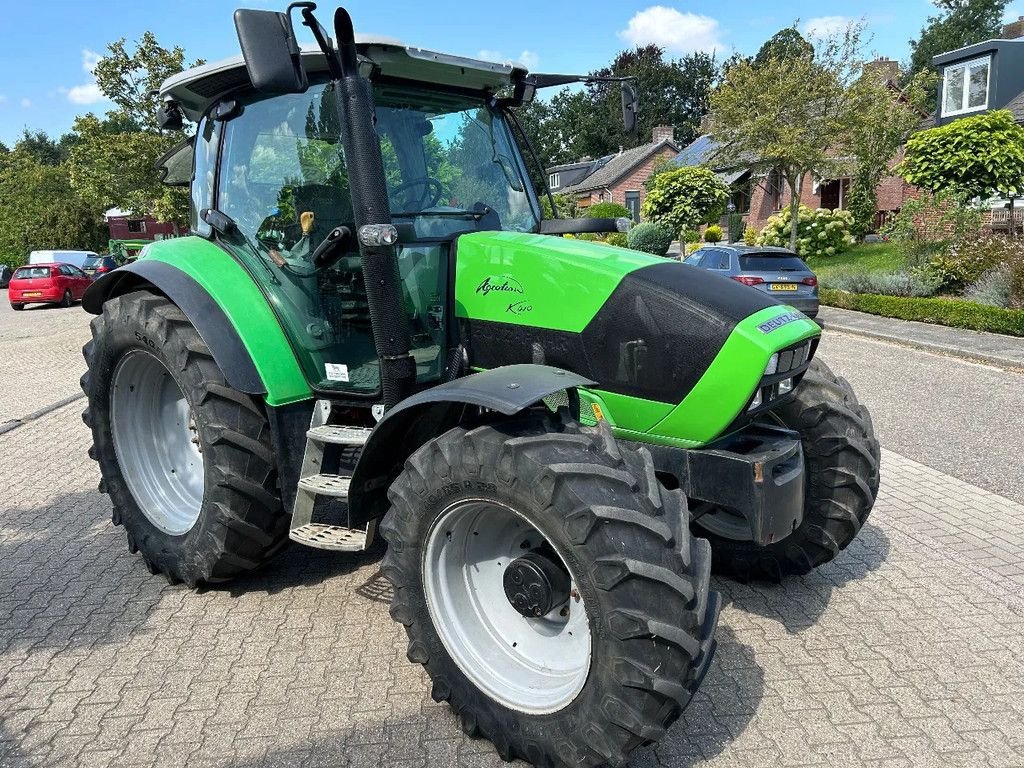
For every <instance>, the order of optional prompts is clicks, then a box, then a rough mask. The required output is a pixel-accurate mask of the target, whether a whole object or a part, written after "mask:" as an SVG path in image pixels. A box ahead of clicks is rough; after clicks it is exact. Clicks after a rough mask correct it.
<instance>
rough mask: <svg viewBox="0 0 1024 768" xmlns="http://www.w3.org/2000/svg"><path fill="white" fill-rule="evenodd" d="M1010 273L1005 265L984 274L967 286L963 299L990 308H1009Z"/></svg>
mask: <svg viewBox="0 0 1024 768" xmlns="http://www.w3.org/2000/svg"><path fill="white" fill-rule="evenodd" d="M1011 277H1012V272H1011V270H1010V267H1009V266H1008V265H1006V264H1000V265H999V266H998V267H993V268H992V269H990V270H988V271H987V272H985V273H984V274H983V275H982V276H981V277H979V278H978V279H977V281H976V282H974V283H972V284H971V285H969V286H967V290H966V291H964V298H966V299H970V300H971V301H975V302H977V303H978V304H986V305H988V306H990V307H1003V308H1004V309H1006V308H1008V307H1009V306H1010V279H1011Z"/></svg>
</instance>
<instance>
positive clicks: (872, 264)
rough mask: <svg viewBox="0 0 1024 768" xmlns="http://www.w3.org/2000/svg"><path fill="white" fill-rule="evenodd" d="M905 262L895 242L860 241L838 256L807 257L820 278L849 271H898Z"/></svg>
mask: <svg viewBox="0 0 1024 768" xmlns="http://www.w3.org/2000/svg"><path fill="white" fill-rule="evenodd" d="M903 263H904V258H903V255H902V254H900V252H899V251H898V250H897V248H896V244H895V243H859V244H857V245H855V246H853V247H852V248H851V249H850V250H848V251H847V252H846V253H841V254H839V255H838V256H823V257H817V258H816V257H812V258H809V259H807V264H808V265H809V266H810V268H811V269H813V270H814V272H815V274H817V275H818V278H819V279H821V278H828V277H829V276H830V275H838V274H843V273H849V272H896V271H898V270H899V269H901V268H902V267H903Z"/></svg>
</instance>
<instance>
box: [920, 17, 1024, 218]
mask: <svg viewBox="0 0 1024 768" xmlns="http://www.w3.org/2000/svg"><path fill="white" fill-rule="evenodd" d="M933 62H934V64H935V66H936V68H937V69H938V70H939V74H940V79H939V84H938V106H937V107H936V110H935V115H934V117H933V119H932V123H931V124H932V125H946V124H948V123H951V122H953V121H955V120H959V119H962V118H964V117H971V116H973V115H979V114H982V113H984V112H989V111H992V110H996V109H1006V110H1009V111H1010V112H1011V113H1012V114H1013V116H1014V119H1015V120H1016V121H1017V122H1018V123H1024V16H1021V17H1019V18H1018V19H1017V21H1014V22H1011V23H1010V24H1007V25H1006V26H1005V27H1003V32H1002V35H1001V37H999V38H998V39H995V40H986V41H984V42H982V43H976V44H974V45H968V46H966V47H964V48H959V49H957V50H955V51H949V52H948V53H943V54H940V55H938V56H936V57H935V58H934V59H933ZM986 207H987V209H988V210H987V213H986V216H987V222H988V224H989V226H990V227H991V229H992V230H993V231H1008V230H1009V228H1010V215H1011V209H1012V208H1015V209H1016V210H1013V211H1012V213H1013V218H1014V221H1015V223H1016V226H1017V228H1018V229H1020V228H1021V227H1022V226H1024V209H1022V207H1021V206H1020V205H1019V204H1017V205H1015V206H1013V207H1012V208H1011V205H1010V201H1009V200H1006V199H1000V198H994V199H992V200H988V201H986Z"/></svg>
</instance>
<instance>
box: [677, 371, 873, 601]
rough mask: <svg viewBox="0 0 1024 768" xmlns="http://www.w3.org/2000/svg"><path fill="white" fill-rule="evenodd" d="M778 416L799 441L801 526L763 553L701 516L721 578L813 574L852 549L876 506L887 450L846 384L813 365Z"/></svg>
mask: <svg viewBox="0 0 1024 768" xmlns="http://www.w3.org/2000/svg"><path fill="white" fill-rule="evenodd" d="M775 415H776V416H778V418H779V420H780V421H781V422H782V423H783V425H784V426H786V427H788V428H789V429H793V430H796V431H797V432H799V433H800V436H801V442H802V444H803V452H804V472H805V475H806V484H805V488H804V518H803V521H802V522H801V523H800V525H799V526H798V527H797V529H796V530H795V531H793V533H792V534H790V535H789V536H787V537H786V538H785V539H782V540H781V541H778V542H775V543H774V544H770V545H768V546H766V547H760V546H757V545H756V544H754V543H753V542H750V541H737V540H735V539H729V538H725V537H723V536H720V535H716V534H715V533H712V532H711V531H709V530H708V529H707V528H705V527H703V526H702V525H701V519H700V518H698V519H697V521H696V522H695V523H694V524H693V525H694V529H695V530H697V531H699V532H700V535H702V536H707V537H708V539H709V540H710V542H711V552H712V562H713V565H714V570H715V572H716V573H722V574H727V575H730V576H735V577H737V578H740V579H744V580H745V579H751V578H758V579H768V580H771V581H778V580H779V579H781V578H782V577H783V576H785V575H790V574H792V575H802V574H805V573H809V572H810V571H812V570H813V569H814V568H817V567H818V566H819V565H822V564H824V563H827V562H829V561H830V560H832V559H833V558H835V556H836V555H838V554H839V553H840V552H841V551H842V550H844V549H846V547H847V546H849V544H850V542H851V541H853V540H854V538H856V536H857V534H858V533H859V532H860V529H861V527H862V526H863V525H864V522H865V521H866V520H867V519H868V515H869V514H870V513H871V508H872V507H873V506H874V503H875V497H876V496H877V494H878V483H879V464H880V461H881V452H880V449H879V446H878V440H877V439H876V438H875V432H874V427H873V425H872V423H871V415H870V414H869V413H868V410H867V408H865V407H864V406H863V405H861V404H860V403H859V402H857V397H856V395H854V393H853V388H852V387H851V386H850V384H849V382H847V381H846V379H843V378H840V377H838V376H836V375H835V374H834V373H832V371H831V370H830V369H829V367H828V366H827V365H825V363H823V362H821V361H820V360H814V361H813V362H812V363H811V365H810V367H809V368H808V370H807V374H806V375H805V376H804V378H803V381H801V382H800V384H799V386H798V387H797V390H796V394H795V396H794V398H793V399H792V400H791V401H789V402H788V403H786V404H785V405H784V406H782V407H781V408H779V409H778V410H777V411H776V412H775ZM718 514H721V513H718ZM726 514H728V513H726Z"/></svg>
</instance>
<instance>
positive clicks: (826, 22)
mask: <svg viewBox="0 0 1024 768" xmlns="http://www.w3.org/2000/svg"><path fill="white" fill-rule="evenodd" d="M851 21H852V19H851V18H850V17H849V16H817V17H815V18H813V19H808V20H807V22H806V23H805V24H804V26H803V32H804V34H805V35H807V36H809V37H828V36H829V35H834V34H836V33H837V32H842V31H843V30H844V29H846V27H847V26H849V24H850V22H851Z"/></svg>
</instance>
